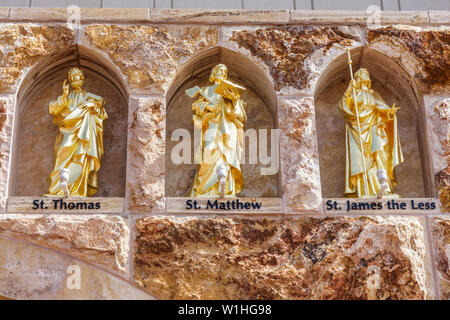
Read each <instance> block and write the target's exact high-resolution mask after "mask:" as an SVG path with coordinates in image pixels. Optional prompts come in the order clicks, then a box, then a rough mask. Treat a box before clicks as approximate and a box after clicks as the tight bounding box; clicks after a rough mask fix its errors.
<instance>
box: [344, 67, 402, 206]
mask: <svg viewBox="0 0 450 320" xmlns="http://www.w3.org/2000/svg"><path fill="white" fill-rule="evenodd" d="M349 64H350V65H351V60H350V59H349ZM355 101H356V103H355ZM355 106H356V107H355ZM398 109H399V108H397V107H395V104H394V105H393V106H392V107H389V106H388V105H387V104H386V103H385V102H384V101H383V99H382V98H381V96H380V95H379V94H378V93H377V92H376V91H374V90H373V89H371V81H370V76H369V71H368V70H367V69H365V68H361V69H359V70H358V71H357V72H356V73H355V79H353V75H352V80H351V81H350V84H349V86H348V88H347V90H346V91H345V93H344V96H343V97H342V98H341V100H340V103H339V110H340V112H341V114H342V116H343V118H344V121H345V158H346V166H345V196H346V197H356V198H365V197H367V198H375V197H377V195H378V198H381V197H382V196H385V197H388V198H397V197H399V195H397V194H395V193H393V188H394V187H395V185H396V184H397V181H396V177H395V174H394V168H395V167H396V166H397V165H398V164H400V163H402V162H403V154H402V149H401V146H400V138H399V134H398V129H397V117H396V112H397V110H398ZM361 150H363V151H361Z"/></svg>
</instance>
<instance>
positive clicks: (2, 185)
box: [0, 96, 15, 212]
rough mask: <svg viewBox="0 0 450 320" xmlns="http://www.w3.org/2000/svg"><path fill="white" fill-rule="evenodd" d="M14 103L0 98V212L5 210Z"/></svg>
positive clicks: (10, 98) (7, 97)
mask: <svg viewBox="0 0 450 320" xmlns="http://www.w3.org/2000/svg"><path fill="white" fill-rule="evenodd" d="M14 101H15V99H14V98H13V97H11V96H0V212H2V211H4V210H5V206H6V200H7V196H8V176H9V175H8V172H9V159H10V152H11V134H12V123H13V115H14V110H13V108H14Z"/></svg>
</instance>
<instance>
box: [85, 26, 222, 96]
mask: <svg viewBox="0 0 450 320" xmlns="http://www.w3.org/2000/svg"><path fill="white" fill-rule="evenodd" d="M83 39H84V40H82V41H86V42H87V43H89V44H90V45H93V46H95V47H96V48H98V49H100V50H102V51H104V52H105V53H107V54H108V55H109V57H110V58H111V60H112V61H113V62H114V63H115V64H116V65H117V66H118V67H119V68H120V69H121V71H122V73H123V74H124V75H125V76H126V77H127V80H128V83H129V85H130V87H131V90H132V91H134V92H138V93H145V94H148V93H149V92H152V93H158V94H161V93H164V92H165V91H166V90H167V88H168V86H169V84H170V82H171V81H172V79H173V78H174V77H175V75H176V73H177V71H178V70H179V68H181V67H182V65H183V64H184V62H185V61H186V60H188V59H189V58H191V57H192V56H194V55H195V54H197V53H199V52H201V51H203V50H206V49H208V48H211V47H214V46H215V45H216V44H217V41H218V31H217V28H216V27H212V26H211V27H209V26H179V25H164V26H147V25H140V26H123V25H106V24H93V25H88V26H87V27H86V28H85V29H84V33H83Z"/></svg>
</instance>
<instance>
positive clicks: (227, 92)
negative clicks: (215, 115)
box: [223, 89, 238, 100]
mask: <svg viewBox="0 0 450 320" xmlns="http://www.w3.org/2000/svg"><path fill="white" fill-rule="evenodd" d="M223 96H224V97H225V98H227V99H230V100H237V99H238V96H237V95H236V93H235V92H234V91H233V90H232V89H225V91H224V95H223Z"/></svg>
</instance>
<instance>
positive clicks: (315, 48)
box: [223, 26, 360, 95]
mask: <svg viewBox="0 0 450 320" xmlns="http://www.w3.org/2000/svg"><path fill="white" fill-rule="evenodd" d="M223 41H224V42H225V43H226V44H229V45H233V46H234V47H236V48H238V50H240V51H242V52H244V53H245V54H246V55H248V56H249V57H250V58H251V59H252V60H256V61H259V62H262V64H264V65H265V68H266V69H267V70H268V72H269V73H270V76H271V78H272V79H273V82H274V88H275V90H276V91H278V92H280V93H281V94H283V95H292V94H299V92H302V91H303V93H305V90H306V91H307V90H308V87H309V84H310V80H311V75H313V74H314V72H315V70H312V69H310V67H309V64H308V62H307V61H308V60H309V58H310V57H311V56H312V55H313V54H314V53H317V54H319V55H320V56H322V55H326V53H327V52H328V51H329V50H330V49H333V48H335V47H342V48H344V47H346V46H350V45H352V44H353V43H354V42H355V41H357V42H359V41H360V36H359V34H358V33H357V32H356V33H355V30H353V29H349V28H343V27H338V26H331V27H330V26H323V27H322V26H314V27H310V26H287V27H282V26H277V27H253V28H250V27H247V28H242V27H234V28H232V27H230V28H225V29H224V30H223Z"/></svg>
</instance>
